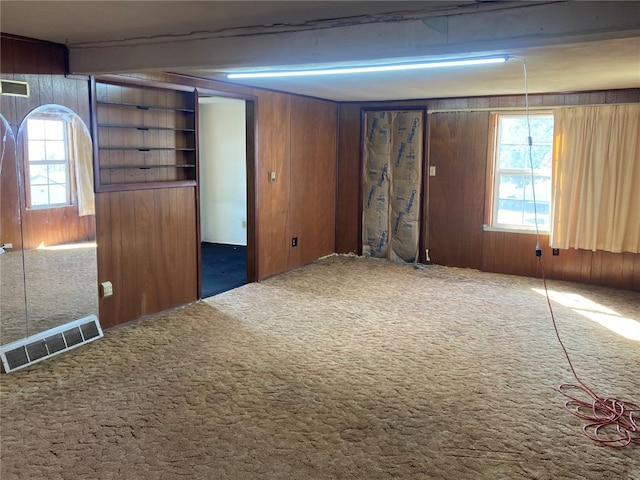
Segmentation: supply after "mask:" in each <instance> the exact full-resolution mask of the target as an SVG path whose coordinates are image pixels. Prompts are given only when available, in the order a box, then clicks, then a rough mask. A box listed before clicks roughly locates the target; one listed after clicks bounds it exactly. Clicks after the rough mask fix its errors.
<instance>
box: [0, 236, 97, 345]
mask: <svg viewBox="0 0 640 480" xmlns="http://www.w3.org/2000/svg"><path fill="white" fill-rule="evenodd" d="M70 246H71V245H70ZM76 247H77V248H69V249H61V250H41V249H32V250H25V252H24V255H25V258H24V264H23V258H22V252H21V251H19V250H10V251H8V252H6V253H4V254H3V255H1V256H0V345H5V344H7V343H10V342H14V341H16V340H19V339H22V338H25V337H27V336H29V335H35V334H36V333H40V332H43V331H45V330H48V329H50V328H53V327H57V326H59V325H62V324H65V323H67V322H70V321H72V320H77V319H78V318H83V317H86V316H87V315H91V314H96V315H97V314H98V289H97V284H98V273H97V259H96V246H95V244H88V243H86V244H85V243H83V244H77V245H76ZM23 265H24V267H25V268H24V269H23ZM25 282H26V285H27V290H26V296H25Z"/></svg>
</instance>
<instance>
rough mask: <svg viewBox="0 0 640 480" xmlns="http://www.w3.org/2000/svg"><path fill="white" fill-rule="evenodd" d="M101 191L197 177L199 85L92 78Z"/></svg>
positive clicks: (189, 181)
mask: <svg viewBox="0 0 640 480" xmlns="http://www.w3.org/2000/svg"><path fill="white" fill-rule="evenodd" d="M92 84H93V85H92V94H93V96H92V105H93V108H94V115H93V132H94V145H95V146H94V155H95V167H96V168H95V172H96V173H95V177H96V191H98V192H101V191H117V190H137V189H147V188H165V187H171V186H183V185H192V184H193V185H195V184H196V183H197V174H198V169H197V151H196V145H197V143H196V116H197V98H196V93H195V91H184V90H183V89H173V88H171V87H170V86H167V87H166V88H164V87H159V86H147V85H140V84H139V83H136V82H135V81H132V82H128V81H127V80H126V79H119V80H117V81H112V80H100V79H98V80H96V79H94V80H93V82H92Z"/></svg>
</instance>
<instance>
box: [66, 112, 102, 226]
mask: <svg viewBox="0 0 640 480" xmlns="http://www.w3.org/2000/svg"><path fill="white" fill-rule="evenodd" d="M71 132H72V136H73V139H74V142H73V158H74V160H75V162H76V163H75V172H76V190H77V192H78V215H79V216H81V217H83V216H85V215H95V213H96V202H95V195H94V193H93V192H94V188H93V147H92V144H91V136H90V135H89V132H88V131H87V127H86V126H85V125H84V123H83V122H82V120H80V119H79V118H78V117H75V116H74V117H73V118H72V119H71Z"/></svg>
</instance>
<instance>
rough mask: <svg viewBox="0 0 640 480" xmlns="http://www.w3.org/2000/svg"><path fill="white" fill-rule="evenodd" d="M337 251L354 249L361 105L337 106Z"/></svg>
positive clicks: (359, 179)
mask: <svg viewBox="0 0 640 480" xmlns="http://www.w3.org/2000/svg"><path fill="white" fill-rule="evenodd" d="M339 116H340V121H339V125H338V159H339V161H338V171H337V185H336V186H337V191H336V202H337V208H336V252H337V253H357V252H358V248H359V246H358V235H359V233H358V232H359V224H360V222H361V218H360V207H359V205H360V196H361V186H360V183H361V181H362V180H361V175H360V143H361V139H360V118H361V113H360V106H359V105H354V104H342V105H340V108H339Z"/></svg>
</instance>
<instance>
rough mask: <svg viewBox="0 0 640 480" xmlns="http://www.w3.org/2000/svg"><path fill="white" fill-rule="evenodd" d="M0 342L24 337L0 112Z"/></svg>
mask: <svg viewBox="0 0 640 480" xmlns="http://www.w3.org/2000/svg"><path fill="white" fill-rule="evenodd" d="M0 124H1V126H0V129H1V130H0V141H1V142H2V145H1V146H0V148H1V150H0V218H1V221H0V345H5V344H7V343H11V342H13V341H16V340H18V339H20V338H23V337H25V336H27V311H26V304H25V285H24V269H23V257H22V228H21V222H20V215H21V204H20V201H21V198H22V195H21V194H20V184H19V181H18V168H17V163H16V142H15V137H14V135H13V130H12V129H11V126H10V125H9V123H8V122H7V120H6V119H5V118H4V117H3V116H2V115H0Z"/></svg>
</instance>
